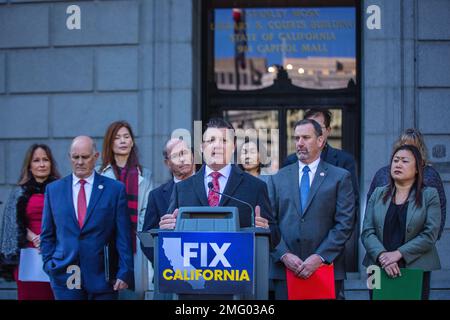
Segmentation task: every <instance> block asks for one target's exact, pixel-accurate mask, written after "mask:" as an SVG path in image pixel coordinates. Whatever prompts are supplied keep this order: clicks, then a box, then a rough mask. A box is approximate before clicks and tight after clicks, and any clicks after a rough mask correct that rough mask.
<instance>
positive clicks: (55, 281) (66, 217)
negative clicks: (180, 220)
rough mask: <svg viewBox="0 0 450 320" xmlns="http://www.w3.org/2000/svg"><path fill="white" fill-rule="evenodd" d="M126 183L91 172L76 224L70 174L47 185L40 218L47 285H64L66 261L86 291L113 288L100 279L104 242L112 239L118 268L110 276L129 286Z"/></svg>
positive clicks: (130, 256) (130, 258)
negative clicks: (81, 219)
mask: <svg viewBox="0 0 450 320" xmlns="http://www.w3.org/2000/svg"><path fill="white" fill-rule="evenodd" d="M126 208H127V201H126V195H125V186H124V185H123V184H122V183H121V182H117V181H114V180H112V179H110V178H107V177H104V176H101V175H99V174H97V173H95V177H94V185H93V188H92V194H91V198H90V200H89V206H88V208H87V212H86V218H85V221H84V224H83V227H82V228H81V229H80V227H79V224H78V221H77V217H76V214H75V209H74V206H73V196H72V175H69V176H67V177H65V178H63V179H60V180H57V181H55V182H53V183H51V184H49V185H48V186H47V189H46V193H45V204H44V212H43V218H42V233H41V252H42V258H43V262H44V271H45V272H46V273H47V274H48V275H49V277H50V280H51V282H52V286H57V287H61V288H66V281H67V278H68V277H69V276H70V275H71V274H70V273H69V274H68V273H67V268H68V267H69V266H70V265H77V266H79V267H80V270H81V287H82V289H84V290H86V291H87V292H89V293H102V292H111V291H113V287H112V283H108V282H107V281H106V278H105V263H104V247H105V245H107V244H115V248H116V252H117V258H118V259H117V261H118V262H117V265H115V266H112V269H113V272H114V271H115V270H114V269H116V270H117V272H116V275H114V274H113V275H112V278H114V279H116V278H118V279H121V280H123V281H125V282H126V283H127V284H128V285H129V286H130V287H133V284H134V276H133V252H132V246H131V231H130V230H131V220H130V216H129V214H128V213H127V210H126Z"/></svg>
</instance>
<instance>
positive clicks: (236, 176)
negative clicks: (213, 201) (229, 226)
mask: <svg viewBox="0 0 450 320" xmlns="http://www.w3.org/2000/svg"><path fill="white" fill-rule="evenodd" d="M204 178H205V166H203V167H202V168H201V169H200V170H199V171H198V172H197V173H196V174H195V175H194V176H192V177H190V178H188V179H186V180H184V181H181V182H179V183H177V184H176V185H175V187H174V190H173V193H172V197H171V199H170V205H169V209H168V212H169V213H170V212H173V211H174V210H175V209H176V208H180V207H195V206H208V205H209V204H208V198H207V196H206V190H205V183H204ZM223 193H224V194H227V195H230V196H233V197H235V198H237V199H239V200H243V201H246V202H248V203H250V205H251V206H252V207H253V208H254V207H255V206H256V205H259V206H260V207H261V216H262V217H263V218H266V219H268V220H269V227H270V232H271V244H272V246H275V245H276V244H278V241H279V232H278V230H277V227H276V225H275V221H274V219H273V215H272V211H271V208H270V201H269V196H268V193H267V185H266V184H265V183H264V182H263V181H261V180H260V179H258V178H255V177H253V176H251V175H250V174H248V173H246V172H244V171H242V170H241V169H239V168H238V167H237V166H235V165H232V169H231V172H230V176H229V178H228V181H227V185H226V186H225V189H224V191H223ZM219 206H227V207H237V208H238V210H239V223H240V226H241V228H245V227H251V226H252V221H251V210H250V208H249V207H248V206H246V205H245V204H243V203H240V202H238V201H235V200H233V199H230V198H228V197H226V196H221V198H220V202H219Z"/></svg>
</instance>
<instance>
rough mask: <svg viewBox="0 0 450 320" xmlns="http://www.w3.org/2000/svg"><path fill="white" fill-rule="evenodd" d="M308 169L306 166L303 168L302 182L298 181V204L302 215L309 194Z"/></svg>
mask: <svg viewBox="0 0 450 320" xmlns="http://www.w3.org/2000/svg"><path fill="white" fill-rule="evenodd" d="M309 171H311V170H310V169H309V167H308V166H304V167H303V175H302V180H301V181H300V203H301V204H302V213H303V212H304V211H305V208H306V202H307V201H308V194H309Z"/></svg>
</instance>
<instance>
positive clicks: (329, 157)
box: [283, 143, 359, 208]
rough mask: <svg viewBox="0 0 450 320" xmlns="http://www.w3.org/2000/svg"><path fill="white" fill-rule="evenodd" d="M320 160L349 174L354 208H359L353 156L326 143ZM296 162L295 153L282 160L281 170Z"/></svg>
mask: <svg viewBox="0 0 450 320" xmlns="http://www.w3.org/2000/svg"><path fill="white" fill-rule="evenodd" d="M320 159H322V160H323V161H325V162H328V163H329V164H331V165H333V166H335V167H339V168H343V169H346V170H347V171H348V172H350V174H351V178H352V186H353V192H354V195H355V200H356V207H357V208H359V187H358V176H357V174H356V163H355V159H354V158H353V156H352V155H351V154H350V153H348V152H345V151H344V150H340V149H335V148H333V147H332V146H330V145H329V144H328V143H327V144H326V146H325V148H324V149H323V150H322V153H321V154H320ZM297 161H298V158H297V155H296V154H295V153H293V154H290V155H289V156H288V157H287V158H286V160H284V162H283V168H284V167H286V166H288V165H290V164H292V163H295V162H297Z"/></svg>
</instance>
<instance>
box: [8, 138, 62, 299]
mask: <svg viewBox="0 0 450 320" xmlns="http://www.w3.org/2000/svg"><path fill="white" fill-rule="evenodd" d="M59 178H60V174H59V172H58V170H57V168H56V162H55V160H54V158H53V155H52V152H51V150H50V148H49V147H48V146H47V145H45V144H33V145H32V146H31V147H30V148H29V149H28V151H27V153H26V155H25V159H24V162H23V165H22V171H21V175H20V179H19V183H18V187H17V188H15V189H14V190H13V191H12V192H11V196H10V198H9V200H8V204H7V206H6V208H5V213H4V216H3V226H2V231H3V232H2V234H1V236H0V253H1V255H2V257H3V258H4V259H5V260H8V261H10V262H11V261H14V260H15V261H17V262H18V260H19V256H20V255H21V249H28V248H34V249H36V250H39V248H40V233H41V223H42V211H43V208H44V193H45V188H46V186H47V185H48V184H49V183H51V182H53V181H55V180H56V179H59ZM28 252H29V251H28ZM24 254H25V251H22V255H24ZM31 261H35V260H31ZM23 263H24V262H23V261H22V262H20V263H19V265H18V266H17V267H16V268H15V270H14V278H15V279H16V281H17V295H18V299H19V300H52V299H54V297H53V292H52V290H51V287H50V283H49V282H45V281H32V280H29V279H27V281H25V280H24V279H20V276H19V275H20V274H21V272H20V270H21V269H22V268H23V269H30V268H35V269H39V270H40V269H42V263H41V262H40V260H37V261H36V265H31V266H30V265H27V266H25V265H23ZM22 280H24V281H22Z"/></svg>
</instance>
